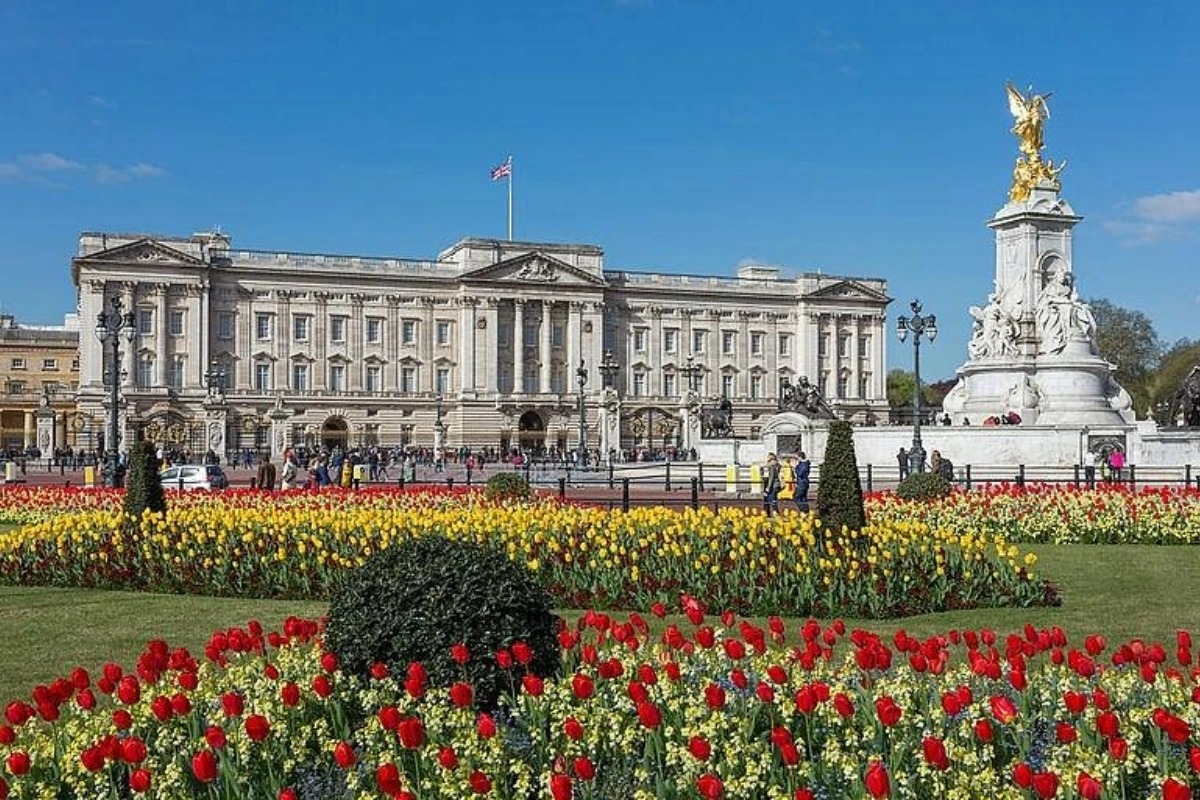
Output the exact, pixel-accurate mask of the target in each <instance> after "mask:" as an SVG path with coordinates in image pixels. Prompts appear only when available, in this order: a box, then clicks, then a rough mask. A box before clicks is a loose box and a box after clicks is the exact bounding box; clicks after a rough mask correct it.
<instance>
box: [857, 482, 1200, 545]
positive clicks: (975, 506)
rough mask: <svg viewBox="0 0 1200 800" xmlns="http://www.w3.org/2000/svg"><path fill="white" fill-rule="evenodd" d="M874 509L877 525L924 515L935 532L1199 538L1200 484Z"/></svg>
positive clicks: (985, 493)
mask: <svg viewBox="0 0 1200 800" xmlns="http://www.w3.org/2000/svg"><path fill="white" fill-rule="evenodd" d="M867 511H868V516H869V518H870V519H871V520H872V521H873V522H875V523H877V524H878V523H889V522H897V521H900V520H920V521H921V522H924V523H925V524H927V525H929V526H930V527H931V528H934V529H940V528H950V529H954V530H973V531H978V532H979V533H980V534H982V535H985V536H1000V537H1003V538H1004V539H1005V540H1007V541H1010V542H1027V543H1028V542H1040V543H1046V544H1196V543H1200V491H1197V490H1195V489H1170V488H1158V489H1151V488H1146V489H1141V490H1134V489H1130V488H1129V487H1128V486H1126V485H1121V484H1112V485H1107V484H1102V485H1100V486H1099V487H1098V488H1096V489H1076V488H1074V487H1073V486H1071V485H1069V484H1029V485H1027V486H1025V487H1020V486H1016V485H1012V484H997V485H988V486H984V487H981V488H980V489H977V490H975V491H971V492H954V493H953V494H951V495H949V496H948V497H945V498H941V499H938V500H932V501H925V502H922V501H906V500H901V499H900V498H899V497H897V496H896V495H895V494H892V493H890V492H885V493H880V494H875V495H872V496H870V497H869V498H868V500H867Z"/></svg>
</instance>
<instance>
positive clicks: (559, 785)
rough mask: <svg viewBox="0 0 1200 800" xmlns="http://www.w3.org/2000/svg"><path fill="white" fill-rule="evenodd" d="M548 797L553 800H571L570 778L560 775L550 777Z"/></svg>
mask: <svg viewBox="0 0 1200 800" xmlns="http://www.w3.org/2000/svg"><path fill="white" fill-rule="evenodd" d="M550 797H552V798H553V800H571V778H570V777H569V776H567V775H563V774H562V773H557V774H555V775H551V776H550Z"/></svg>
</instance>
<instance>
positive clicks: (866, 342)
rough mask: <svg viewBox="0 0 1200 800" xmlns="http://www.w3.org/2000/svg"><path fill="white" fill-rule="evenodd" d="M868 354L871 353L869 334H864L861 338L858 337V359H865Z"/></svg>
mask: <svg viewBox="0 0 1200 800" xmlns="http://www.w3.org/2000/svg"><path fill="white" fill-rule="evenodd" d="M870 352H871V334H869V333H864V334H863V335H862V336H859V337H858V357H859V358H866V357H867V354H868V353H870Z"/></svg>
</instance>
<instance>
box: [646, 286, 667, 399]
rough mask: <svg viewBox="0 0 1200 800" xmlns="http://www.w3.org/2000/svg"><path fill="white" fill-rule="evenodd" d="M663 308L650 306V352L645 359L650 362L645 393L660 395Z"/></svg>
mask: <svg viewBox="0 0 1200 800" xmlns="http://www.w3.org/2000/svg"><path fill="white" fill-rule="evenodd" d="M662 315H663V310H662V309H661V308H659V307H658V306H651V307H650V320H651V322H650V353H649V356H650V357H649V358H648V359H647V361H648V362H649V364H650V375H649V376H648V378H647V380H646V394H649V395H661V394H662V393H663V391H662V388H663V387H662V382H663V378H662V359H663V332H662Z"/></svg>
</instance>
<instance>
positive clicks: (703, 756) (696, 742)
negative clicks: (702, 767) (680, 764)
mask: <svg viewBox="0 0 1200 800" xmlns="http://www.w3.org/2000/svg"><path fill="white" fill-rule="evenodd" d="M688 752H689V753H691V754H692V757H693V758H695V759H696V760H697V761H707V760H708V757H709V756H710V755H712V746H711V745H709V743H708V741H707V740H706V739H705V738H704V737H703V736H693V737H692V738H691V739H689V740H688Z"/></svg>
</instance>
